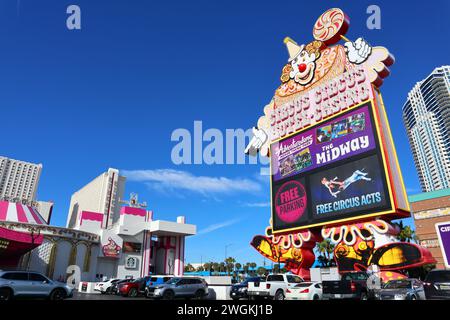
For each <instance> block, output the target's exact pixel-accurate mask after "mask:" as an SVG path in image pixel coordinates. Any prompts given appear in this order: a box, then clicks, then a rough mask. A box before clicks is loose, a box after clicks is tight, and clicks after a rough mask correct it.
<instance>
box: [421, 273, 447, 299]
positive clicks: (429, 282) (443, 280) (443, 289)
mask: <svg viewBox="0 0 450 320" xmlns="http://www.w3.org/2000/svg"><path fill="white" fill-rule="evenodd" d="M424 287H425V296H426V297H427V299H450V270H432V271H430V272H429V273H428V275H427V276H426V278H425V283H424Z"/></svg>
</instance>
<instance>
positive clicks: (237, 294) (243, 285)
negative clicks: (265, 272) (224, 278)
mask: <svg viewBox="0 0 450 320" xmlns="http://www.w3.org/2000/svg"><path fill="white" fill-rule="evenodd" d="M265 281H266V279H265V278H262V277H251V278H247V279H245V280H244V281H242V282H240V283H236V284H234V285H232V286H231V291H230V297H231V298H232V299H233V300H239V299H242V298H248V295H247V290H248V284H249V282H265Z"/></svg>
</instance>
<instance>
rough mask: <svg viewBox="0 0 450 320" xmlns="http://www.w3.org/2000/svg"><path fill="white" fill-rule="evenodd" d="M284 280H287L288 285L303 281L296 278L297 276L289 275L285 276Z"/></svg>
mask: <svg viewBox="0 0 450 320" xmlns="http://www.w3.org/2000/svg"><path fill="white" fill-rule="evenodd" d="M286 279H287V281H288V282H289V283H301V282H303V279H302V278H300V277H297V276H290V275H287V276H286Z"/></svg>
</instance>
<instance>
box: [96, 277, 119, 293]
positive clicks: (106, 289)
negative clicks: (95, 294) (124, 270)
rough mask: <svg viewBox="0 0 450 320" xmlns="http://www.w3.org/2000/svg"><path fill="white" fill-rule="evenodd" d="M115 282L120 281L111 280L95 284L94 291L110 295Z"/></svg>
mask: <svg viewBox="0 0 450 320" xmlns="http://www.w3.org/2000/svg"><path fill="white" fill-rule="evenodd" d="M117 281H120V279H115V278H112V279H109V280H107V281H102V282H97V283H96V284H95V286H94V291H99V292H100V293H102V294H106V293H111V287H112V285H113V284H114V283H116V282H117Z"/></svg>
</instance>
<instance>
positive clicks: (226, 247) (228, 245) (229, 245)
mask: <svg viewBox="0 0 450 320" xmlns="http://www.w3.org/2000/svg"><path fill="white" fill-rule="evenodd" d="M232 245H233V244H232V243H229V244H227V245H225V259H224V260H223V262H226V261H225V260H227V249H228V247H231V246H232Z"/></svg>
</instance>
